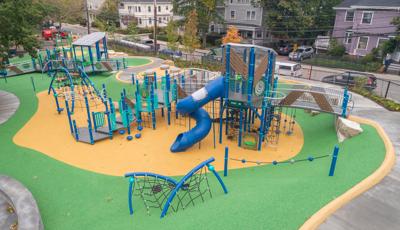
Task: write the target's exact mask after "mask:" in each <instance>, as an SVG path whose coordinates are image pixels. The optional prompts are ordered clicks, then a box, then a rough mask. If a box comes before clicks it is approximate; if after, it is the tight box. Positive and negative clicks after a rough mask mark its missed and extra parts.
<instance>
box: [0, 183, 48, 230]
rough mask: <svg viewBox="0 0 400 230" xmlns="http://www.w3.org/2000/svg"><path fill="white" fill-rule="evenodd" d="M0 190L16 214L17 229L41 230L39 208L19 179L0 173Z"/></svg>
mask: <svg viewBox="0 0 400 230" xmlns="http://www.w3.org/2000/svg"><path fill="white" fill-rule="evenodd" d="M0 192H2V193H3V194H5V196H6V198H7V199H8V200H9V201H11V205H12V206H13V208H14V210H15V212H16V214H17V216H18V229H19V230H43V229H44V227H43V223H42V219H41V217H40V212H39V208H38V206H37V204H36V201H35V199H34V198H33V195H32V193H31V192H30V191H29V190H28V189H27V188H26V187H25V186H24V185H22V184H21V183H20V182H19V181H17V180H15V179H13V178H11V177H9V176H5V175H0Z"/></svg>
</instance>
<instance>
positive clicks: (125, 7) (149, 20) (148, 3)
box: [118, 0, 173, 28]
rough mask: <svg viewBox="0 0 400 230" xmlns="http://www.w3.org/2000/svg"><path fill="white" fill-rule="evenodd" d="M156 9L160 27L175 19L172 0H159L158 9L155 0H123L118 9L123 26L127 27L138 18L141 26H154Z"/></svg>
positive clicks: (138, 23) (137, 20)
mask: <svg viewBox="0 0 400 230" xmlns="http://www.w3.org/2000/svg"><path fill="white" fill-rule="evenodd" d="M154 10H156V11H157V20H158V21H157V26H158V27H165V26H167V24H168V22H169V21H170V20H172V19H173V13H172V1H171V0H157V4H156V9H154V1H153V0H121V1H120V4H119V10H118V11H119V17H120V22H121V28H126V27H127V26H128V24H129V22H130V21H132V20H136V22H137V26H138V27H139V28H146V27H153V26H154Z"/></svg>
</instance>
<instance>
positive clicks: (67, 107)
mask: <svg viewBox="0 0 400 230" xmlns="http://www.w3.org/2000/svg"><path fill="white" fill-rule="evenodd" d="M65 108H66V109H67V115H68V124H69V128H70V130H71V133H74V129H73V127H72V121H71V111H69V105H68V101H67V100H65Z"/></svg>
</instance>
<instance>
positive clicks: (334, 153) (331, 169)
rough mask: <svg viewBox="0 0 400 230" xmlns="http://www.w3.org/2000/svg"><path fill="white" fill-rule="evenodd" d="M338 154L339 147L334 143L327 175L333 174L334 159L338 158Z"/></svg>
mask: <svg viewBox="0 0 400 230" xmlns="http://www.w3.org/2000/svg"><path fill="white" fill-rule="evenodd" d="M338 154H339V147H338V146H337V145H336V146H335V149H334V150H333V154H332V161H331V167H330V169H329V176H333V175H334V174H335V168H336V161H337V158H338Z"/></svg>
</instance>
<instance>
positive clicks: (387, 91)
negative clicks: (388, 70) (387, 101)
mask: <svg viewBox="0 0 400 230" xmlns="http://www.w3.org/2000/svg"><path fill="white" fill-rule="evenodd" d="M390 83H392V82H391V81H389V83H388V85H387V88H386V93H385V98H387V95H388V93H389V87H390Z"/></svg>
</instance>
